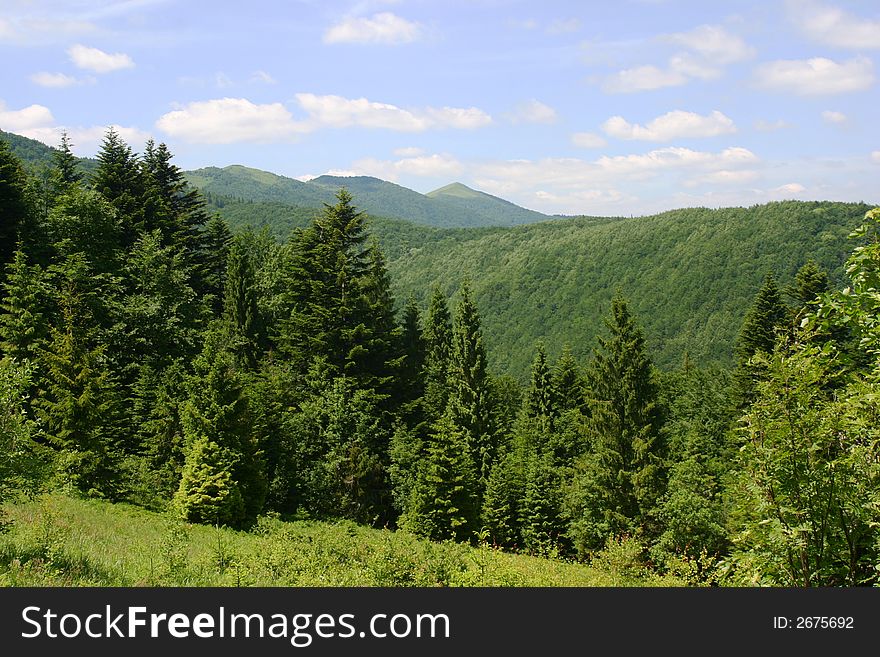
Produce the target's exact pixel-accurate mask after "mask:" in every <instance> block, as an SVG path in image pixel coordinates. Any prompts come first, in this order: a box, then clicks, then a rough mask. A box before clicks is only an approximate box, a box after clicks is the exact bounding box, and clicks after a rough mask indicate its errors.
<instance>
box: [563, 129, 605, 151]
mask: <svg viewBox="0 0 880 657" xmlns="http://www.w3.org/2000/svg"><path fill="white" fill-rule="evenodd" d="M571 143H572V144H574V145H575V146H577V147H579V148H602V147H603V146H605V145H606V144H607V143H608V142H607V141H606V140H605V138H604V137H602V136H601V135H597V134H596V133H595V132H576V133H574V134H573V135H572V136H571Z"/></svg>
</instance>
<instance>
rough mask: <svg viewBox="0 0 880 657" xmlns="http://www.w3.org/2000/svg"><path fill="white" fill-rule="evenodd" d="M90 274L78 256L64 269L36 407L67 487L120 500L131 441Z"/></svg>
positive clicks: (43, 355)
mask: <svg viewBox="0 0 880 657" xmlns="http://www.w3.org/2000/svg"><path fill="white" fill-rule="evenodd" d="M86 273H87V270H86V268H85V265H84V262H83V260H82V259H81V258H77V257H76V256H74V257H72V258H70V259H68V261H67V262H66V263H65V264H64V265H63V267H62V269H61V276H62V280H61V285H60V289H59V300H58V301H59V307H60V319H59V321H58V323H57V324H56V325H55V326H54V327H53V328H52V330H51V333H50V335H49V339H48V341H47V344H46V347H45V348H44V349H42V350H41V353H40V360H41V366H42V368H43V369H44V371H45V378H46V382H47V383H46V386H47V387H46V390H45V391H43V392H42V393H41V394H40V396H39V399H38V400H37V401H36V402H35V405H36V406H37V410H38V417H39V418H40V420H41V421H42V423H43V426H44V427H45V431H46V436H47V438H48V440H49V443H50V444H51V445H52V446H53V447H54V448H55V449H56V450H57V452H58V456H57V458H56V462H57V470H58V475H59V477H60V478H61V481H62V482H63V483H65V484H70V485H72V486H74V487H75V488H76V489H78V490H79V491H81V492H83V493H86V494H89V495H98V496H106V497H116V496H117V495H118V494H119V493H120V492H121V481H120V470H119V459H120V456H121V453H122V450H123V449H124V446H125V444H126V443H127V442H128V441H127V437H128V436H127V433H126V430H125V427H124V415H123V411H122V407H121V400H120V399H119V396H118V387H117V385H116V382H115V381H114V379H113V377H112V375H111V373H110V370H109V369H108V367H107V364H106V358H105V353H104V352H105V348H104V347H103V346H102V345H97V346H96V345H95V341H94V335H93V333H94V329H93V328H91V327H92V326H93V325H94V324H93V320H92V318H91V308H90V303H89V300H88V298H87V297H88V296H89V292H88V291H87V290H86V289H85V274H86Z"/></svg>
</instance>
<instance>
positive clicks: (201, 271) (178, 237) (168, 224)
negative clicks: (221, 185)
mask: <svg viewBox="0 0 880 657" xmlns="http://www.w3.org/2000/svg"><path fill="white" fill-rule="evenodd" d="M171 159H172V155H171V152H170V151H169V150H168V147H167V146H166V145H165V144H159V145H158V146H156V144H155V143H154V142H153V140H149V141H148V142H147V144H146V146H145V148H144V156H143V161H142V165H141V166H142V170H143V175H142V179H143V206H144V225H143V230H144V231H152V230H156V229H158V230H160V231H161V234H162V244H163V245H166V246H168V245H170V246H173V247H174V248H175V249H177V250H178V251H179V252H180V253H181V256H182V258H183V261H184V262H185V263H186V266H187V267H188V268H189V270H190V275H191V276H192V282H191V285H192V286H193V288H194V289H195V290H196V291H197V292H198V293H199V294H206V293H207V292H208V290H206V281H205V277H206V276H207V275H208V272H207V271H205V267H206V265H207V263H206V261H205V256H206V255H207V254H206V250H207V249H209V248H212V247H213V246H216V245H215V244H207V243H206V241H208V240H209V238H211V237H212V236H211V235H206V234H205V225H206V224H207V222H208V215H207V212H206V211H205V201H204V199H203V198H202V196H201V194H200V193H199V191H198V190H196V189H192V188H191V187H190V186H189V184H188V183H187V181H186V178H185V177H184V175H183V172H182V171H181V170H180V168H179V167H177V166H176V165H174V164H172V163H171Z"/></svg>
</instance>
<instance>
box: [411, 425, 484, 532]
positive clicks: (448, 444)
mask: <svg viewBox="0 0 880 657" xmlns="http://www.w3.org/2000/svg"><path fill="white" fill-rule="evenodd" d="M474 471H475V468H474V464H473V462H472V461H471V449H470V445H469V444H468V439H467V436H466V434H465V433H464V431H463V430H462V429H461V428H460V427H458V426H457V425H456V424H455V422H454V421H453V420H452V418H451V417H450V416H449V415H445V416H444V417H443V418H442V419H441V420H440V422H439V423H438V424H437V425H436V427H435V429H434V432H433V433H432V434H431V437H430V439H429V441H428V446H427V453H426V455H425V460H424V462H423V463H422V464H421V467H420V468H419V470H418V475H417V478H416V482H415V485H414V486H413V489H412V496H413V498H412V501H411V503H410V507H409V509H408V512H407V513H406V515H405V516H404V517H403V518H402V525H403V527H404V528H405V529H408V530H410V531H412V532H414V533H417V534H420V535H422V536H425V537H427V538H430V539H432V540H436V541H442V540H447V539H451V540H456V541H469V540H472V539H473V537H474V532H475V531H476V530H477V519H478V514H479V501H478V498H477V494H476V484H477V482H476V481H475V479H474Z"/></svg>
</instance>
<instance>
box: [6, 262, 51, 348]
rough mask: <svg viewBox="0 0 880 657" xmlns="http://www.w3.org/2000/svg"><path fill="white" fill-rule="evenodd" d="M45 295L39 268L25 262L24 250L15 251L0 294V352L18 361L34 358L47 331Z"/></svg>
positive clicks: (43, 281)
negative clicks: (0, 299) (0, 295)
mask: <svg viewBox="0 0 880 657" xmlns="http://www.w3.org/2000/svg"><path fill="white" fill-rule="evenodd" d="M48 297H49V289H48V284H47V276H46V273H45V271H44V270H43V268H42V267H40V265H33V266H29V265H28V263H27V258H26V257H25V254H24V253H23V252H22V251H21V250H19V251H16V252H15V255H14V256H13V259H12V262H11V263H10V264H9V266H8V267H7V274H6V280H5V282H4V283H3V295H2V297H0V298H2V302H0V311H2V313H0V353H3V354H6V355H8V356H11V357H12V358H14V359H16V360H18V361H19V362H22V361H25V360H27V361H33V360H34V359H35V357H36V355H37V351H38V349H39V348H40V347H41V346H42V345H43V343H44V341H45V339H46V337H47V335H48V333H49V324H48V318H47V317H46V312H47V309H48V303H49V300H48Z"/></svg>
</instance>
